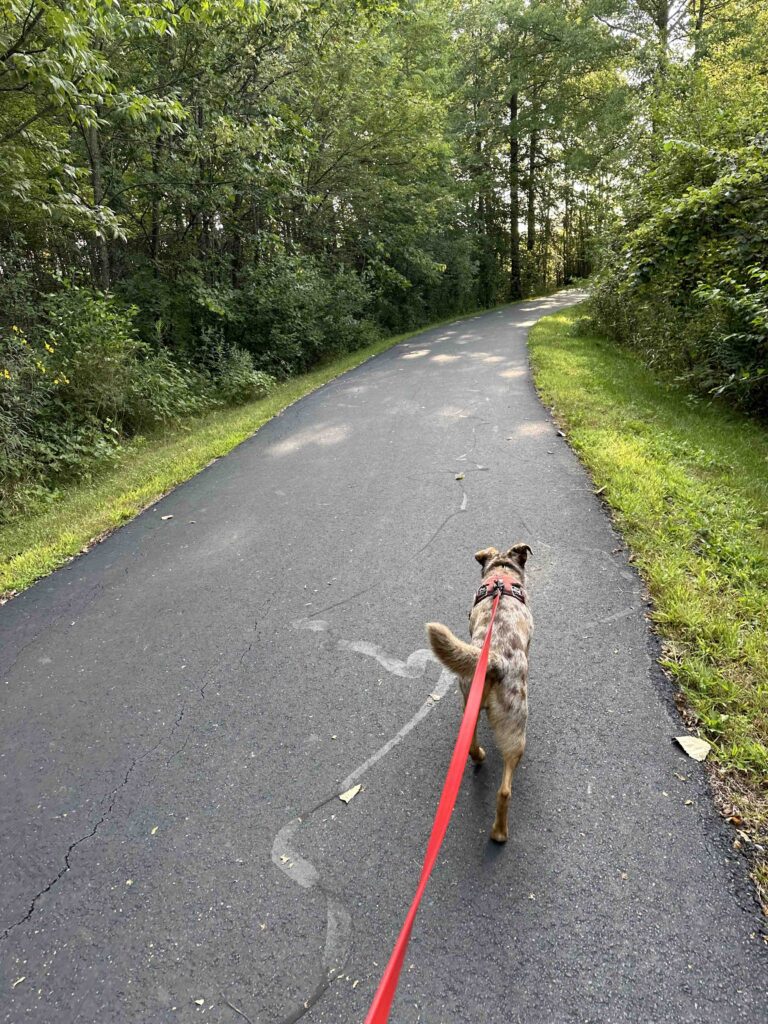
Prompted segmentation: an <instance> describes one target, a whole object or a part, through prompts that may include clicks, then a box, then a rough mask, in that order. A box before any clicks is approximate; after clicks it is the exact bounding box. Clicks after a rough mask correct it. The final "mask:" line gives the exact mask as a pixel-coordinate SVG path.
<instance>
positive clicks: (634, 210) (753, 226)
mask: <svg viewBox="0 0 768 1024" xmlns="http://www.w3.org/2000/svg"><path fill="white" fill-rule="evenodd" d="M703 11H704V8H702V17H703ZM728 15H729V17H728V18H727V19H723V20H722V21H718V20H706V19H705V20H704V21H703V22H702V24H701V26H700V27H699V29H698V31H697V32H696V34H695V35H694V37H693V42H694V44H695V46H694V49H693V51H690V50H688V51H686V50H678V51H676V50H675V48H674V47H673V46H672V44H671V43H669V42H668V43H667V44H666V45H665V47H664V48H663V49H662V50H661V51H658V52H657V57H658V58H659V59H661V58H662V57H663V58H664V60H663V61H662V63H661V64H658V63H657V64H656V65H655V66H654V65H653V64H651V66H650V67H648V68H647V69H646V71H647V74H648V76H649V80H650V83H649V84H650V86H651V91H650V94H649V100H648V111H649V115H650V116H649V121H648V128H649V129H650V130H649V131H647V133H646V134H645V136H644V137H643V136H642V135H641V136H640V137H639V138H638V140H637V143H636V152H637V155H638V161H637V165H636V167H635V168H634V170H633V172H632V173H631V174H630V175H628V176H627V177H626V179H625V180H626V191H625V194H624V196H623V199H624V204H623V206H624V209H623V211H622V213H623V216H621V217H620V218H619V219H618V221H617V223H616V225H615V227H614V228H613V231H612V237H611V239H610V244H609V246H608V247H607V249H606V254H605V257H604V260H603V268H602V271H601V273H600V275H599V278H598V281H597V284H596V287H595V289H594V294H593V302H592V311H593V316H594V319H595V322H596V324H597V325H598V326H599V328H600V329H601V330H603V331H604V332H605V333H606V334H608V335H609V336H610V337H612V338H614V339H615V340H617V341H619V342H622V343H624V344H629V345H632V346H633V347H635V348H636V349H638V350H639V351H640V352H641V353H642V354H643V356H644V358H645V359H646V361H647V362H648V363H649V365H651V366H653V367H654V369H655V370H656V371H657V372H659V373H661V374H662V375H665V376H668V377H673V378H675V379H677V380H678V381H681V382H683V383H684V384H685V385H686V387H688V388H689V389H690V390H691V392H694V393H699V394H702V395H707V396H715V397H717V398H719V399H721V400H724V401H727V402H729V403H730V404H732V405H736V406H739V407H740V408H742V409H744V410H747V411H750V412H753V413H756V414H758V415H761V416H765V415H766V414H768V259H767V258H766V253H768V145H767V143H766V138H765V136H764V134H763V129H764V125H765V122H766V117H768V90H767V89H766V87H765V83H764V81H763V80H762V76H761V75H760V73H759V63H758V61H759V56H758V55H759V53H760V40H761V39H763V38H764V36H765V31H766V30H768V15H766V13H765V11H764V10H761V11H757V10H755V11H751V10H750V4H749V3H748V2H744V3H742V2H740V0H733V2H732V3H731V4H729V5H728Z"/></svg>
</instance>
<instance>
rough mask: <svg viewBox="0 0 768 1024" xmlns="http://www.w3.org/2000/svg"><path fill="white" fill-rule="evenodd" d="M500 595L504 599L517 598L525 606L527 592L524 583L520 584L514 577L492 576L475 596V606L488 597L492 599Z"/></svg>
mask: <svg viewBox="0 0 768 1024" xmlns="http://www.w3.org/2000/svg"><path fill="white" fill-rule="evenodd" d="M496 593H499V594H501V596H502V597H514V598H517V600H518V601H520V602H521V604H525V591H524V590H523V585H522V583H518V582H517V580H516V579H513V578H512V576H491V577H490V578H489V579H487V580H484V581H483V583H482V584H481V585H480V589H479V590H478V592H477V593H476V594H475V604H478V602H480V601H484V600H485V598H486V597H492V596H493V594H496Z"/></svg>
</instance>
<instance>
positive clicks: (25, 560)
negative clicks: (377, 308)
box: [0, 313, 476, 603]
mask: <svg viewBox="0 0 768 1024" xmlns="http://www.w3.org/2000/svg"><path fill="white" fill-rule="evenodd" d="M474 315H476V314H475V313H467V314H465V315H464V317H451V318H450V319H447V320H442V321H440V322H439V323H436V324H431V325H429V326H432V327H437V326H440V324H449V323H454V322H455V321H456V320H460V319H465V318H466V317H470V316H474ZM428 329H429V328H428V327H421V328H419V330H418V331H411V332H409V333H408V334H401V335H398V336H397V337H390V338H383V339H381V340H380V341H377V342H375V343H374V344H373V345H370V346H368V347H367V348H364V349H359V350H358V351H357V352H352V353H350V354H349V355H346V356H342V357H341V358H339V359H336V360H334V361H333V362H332V363H328V364H326V365H325V366H322V367H320V368H318V369H317V370H314V371H313V372H312V373H308V374H304V375H303V376H301V377H294V378H293V379H291V380H289V381H286V383H284V384H281V385H280V386H279V387H278V388H276V389H275V391H273V392H272V393H271V394H270V395H269V396H268V397H267V398H264V399H261V400H260V401H257V402H250V403H248V404H247V405H242V406H238V407H236V408H232V409H223V410H219V411H217V412H214V413H210V414H208V415H206V416H202V417H199V418H196V419H193V420H188V421H186V422H185V423H182V424H180V425H178V426H176V427H174V428H169V429H167V430H165V431H163V433H162V434H158V435H157V436H155V437H150V438H142V439H138V440H135V441H132V442H129V443H127V444H126V445H125V446H124V448H122V450H121V453H120V457H119V461H118V462H117V463H116V464H114V465H112V466H110V467H109V468H105V469H102V470H101V471H99V472H98V473H97V474H96V475H95V478H94V479H93V481H91V482H80V483H74V484H72V485H70V486H68V487H65V488H63V489H62V491H61V494H60V496H59V497H58V498H57V500H56V501H55V502H54V503H53V504H51V505H47V506H43V507H41V508H39V509H33V510H31V511H29V512H28V513H27V514H26V515H24V516H20V517H19V518H18V519H16V520H13V521H11V522H9V523H6V524H4V525H3V526H2V527H0V603H2V602H4V601H5V600H7V599H8V598H9V597H11V596H13V595H14V594H16V593H18V592H19V591H22V590H24V589H25V588H26V587H29V586H30V585H31V584H32V583H34V582H35V580H37V579H40V578H41V577H42V576H47V575H48V573H50V572H53V570H54V569H56V568H57V567H58V566H60V565H63V564H64V563H65V562H66V561H68V560H69V559H71V558H72V557H73V556H75V555H77V554H79V553H80V552H81V551H83V550H84V549H87V548H88V547H89V546H90V545H91V544H93V543H94V541H96V540H101V539H102V538H103V537H104V536H105V535H106V534H108V533H110V532H111V531H112V530H114V529H116V528H117V527H118V526H120V525H122V524H123V523H124V522H126V521H127V520H128V519H131V518H133V516H135V515H136V514H137V513H138V512H140V511H141V510H142V509H143V508H146V507H147V505H150V504H151V503H152V502H153V501H156V500H157V499H158V498H159V497H160V496H161V495H163V494H166V493H167V492H168V491H170V490H171V489H172V488H174V487H176V486H177V484H180V483H182V482H183V481H184V480H189V478H190V477H192V476H194V475H195V473H198V472H199V471H200V470H201V469H202V468H203V467H204V466H206V465H208V463H209V462H210V461H211V459H214V458H217V457H218V456H220V455H226V453H227V452H229V451H231V450H232V448H234V447H235V446H236V445H238V444H240V442H241V441H244V440H245V439H246V438H247V437H250V436H251V435H252V434H254V433H255V432H256V431H257V430H258V429H259V427H261V426H262V425H263V424H264V423H266V422H267V420H270V419H272V417H273V416H276V415H277V414H278V413H279V412H281V411H282V410H283V409H285V408H286V407H287V406H289V405H291V403H292V402H295V401H296V400H297V399H299V398H301V397H302V396H303V395H306V394H308V393H309V392H310V391H314V390H315V389H316V388H319V387H321V386H322V385H323V384H326V383H327V382H328V381H329V380H332V379H333V378H334V377H338V376H339V375H340V374H342V373H344V372H345V371H346V370H350V369H351V368H352V367H354V366H358V365H359V364H360V363H363V362H365V360H366V359H370V358H371V356H375V355H377V354H378V353H379V352H383V351H384V349H387V348H390V347H391V346H392V345H396V344H397V343H398V342H400V341H404V340H405V339H406V338H409V337H412V336H413V335H414V334H419V333H420V332H421V331H423V330H428Z"/></svg>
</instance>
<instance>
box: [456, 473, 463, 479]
mask: <svg viewBox="0 0 768 1024" xmlns="http://www.w3.org/2000/svg"><path fill="white" fill-rule="evenodd" d="M455 479H456V480H463V479H464V474H463V473H457V474H456V477H455Z"/></svg>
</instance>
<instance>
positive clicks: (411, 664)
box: [336, 640, 435, 679]
mask: <svg viewBox="0 0 768 1024" xmlns="http://www.w3.org/2000/svg"><path fill="white" fill-rule="evenodd" d="M336 646H337V647H338V648H339V650H341V651H356V652H357V653H358V654H365V655H367V656H368V657H369V658H373V659H374V660H375V661H378V663H379V664H380V665H381V667H382V668H385V669H386V670H387V672H391V673H392V675H393V676H400V678H401V679H420V678H421V677H422V676H423V675H424V670H425V669H426V667H427V665H428V663H429V662H430V661H434V660H435V656H434V654H433V653H432V651H430V650H427V648H426V647H422V648H420V649H419V650H418V651H414V652H413V654H409V655H408V660H407V661H400V659H399V658H393V657H391V655H389V654H387V652H386V651H385V650H383V649H382V648H381V647H379V645H378V644H369V643H368V641H367V640H339V641H338V642H337V644H336Z"/></svg>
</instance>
